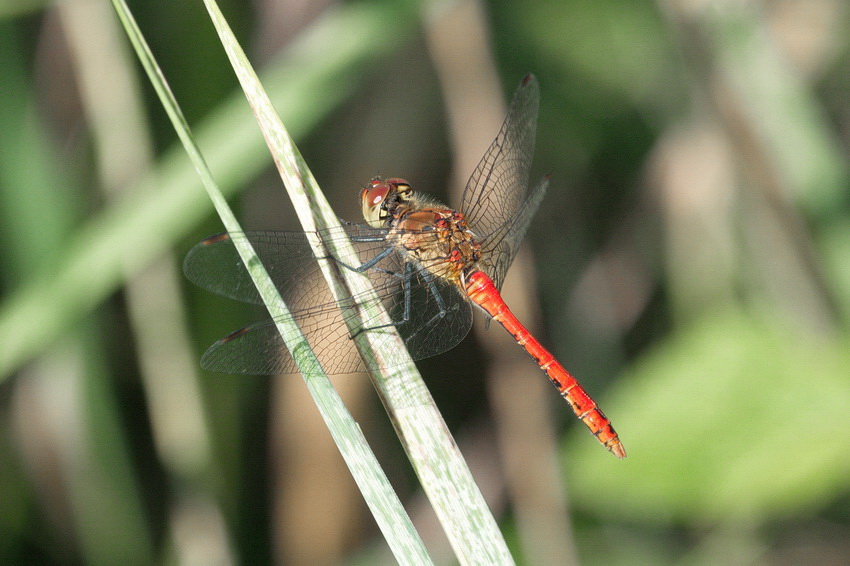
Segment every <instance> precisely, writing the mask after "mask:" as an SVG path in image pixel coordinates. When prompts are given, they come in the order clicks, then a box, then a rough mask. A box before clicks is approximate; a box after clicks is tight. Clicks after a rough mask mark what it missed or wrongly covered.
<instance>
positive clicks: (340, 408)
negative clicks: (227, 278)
mask: <svg viewBox="0 0 850 566" xmlns="http://www.w3.org/2000/svg"><path fill="white" fill-rule="evenodd" d="M113 4H114V5H115V8H116V10H117V11H118V14H119V17H120V18H121V21H122V23H123V25H124V26H125V29H126V30H127V33H128V35H129V36H130V39H131V41H132V43H133V46H134V48H135V49H136V52H137V54H138V56H139V59H140V60H141V62H142V65H143V66H144V68H145V71H146V72H147V73H148V77H149V78H150V80H151V83H152V84H153V85H154V88H155V90H156V92H157V94H158V95H159V97H160V100H161V101H162V104H163V106H164V107H165V109H166V112H167V113H168V115H169V118H170V119H171V121H172V123H173V125H174V128H175V130H176V131H177V133H178V135H179V137H180V139H181V141H182V142H183V144H184V146H185V148H186V151H187V153H188V154H189V156H190V158H191V160H192V163H193V164H194V166H195V168H196V170H197V172H198V174H199V175H200V176H201V179H202V180H203V182H204V186H205V187H206V189H207V192H208V193H209V196H210V199H211V200H212V201H213V204H214V205H215V207H216V210H217V211H218V213H219V216H220V217H221V219H222V222H223V223H224V225H225V227H226V228H227V230H228V232H230V233H231V234H238V233H241V232H242V230H241V227H240V226H239V223H238V221H237V220H236V217H235V216H234V214H233V212H232V211H231V210H230V208H229V207H228V205H227V201H226V200H225V198H224V196H223V195H222V194H221V191H219V189H218V188H217V186H216V184H215V182H214V180H213V177H212V174H211V172H210V171H209V168H208V167H207V165H206V162H205V161H204V158H203V156H202V155H201V153H200V150H199V148H198V147H197V145H196V144H195V142H194V139H193V137H192V134H191V132H190V131H189V128H188V125H187V123H186V120H185V118H184V117H183V115H182V112H181V111H180V109H179V106H178V104H177V101H176V100H175V99H174V96H173V94H172V93H171V91H170V89H169V88H168V86H167V84H166V81H165V79H164V77H163V76H162V73H161V71H160V69H159V67H158V66H157V65H156V62H155V61H154V58H153V55H152V54H151V53H150V51H149V49H148V47H147V45H146V43H145V42H144V39H143V37H142V35H141V32H140V31H139V29H138V28H137V27H136V24H135V22H134V20H133V18H132V16H131V14H130V13H129V10H128V9H127V7H126V5H124V3H123V2H121V1H120V0H116V1H115V2H113ZM286 159H287V160H288V162H289V163H290V164H292V165H293V166H294V167H295V168H296V169H298V170H303V169H305V167H304V164H303V160H301V159H300V156H298V155H297V154H294V153H292V152H290V153H289V154H288V155H287V156H286ZM233 241H234V244H235V245H236V248H237V250H238V251H239V254H240V257H241V258H242V261H243V262H244V264H245V265H246V266H247V267H248V270H249V272H250V273H251V276H252V278H253V279H254V282H255V284H256V285H257V288H258V290H259V292H260V295H261V296H262V297H263V301H264V302H265V304H266V307H267V308H268V310H269V312H270V314H271V315H272V316H273V317H274V318H275V320H276V321H277V326H278V330H279V331H280V333H281V336H282V337H283V340H284V342H285V343H286V345H287V347H288V348H289V349H290V351H291V352H292V355H293V357H294V358H295V360H296V362H297V364H298V367H299V369H300V370H301V372H302V374H303V375H304V379H305V382H306V383H307V386H308V388H309V389H310V393H311V394H312V395H313V398H314V400H315V401H316V403H317V406H318V408H319V411H320V413H321V414H322V417H323V418H324V419H325V422H326V424H327V426H328V428H329V429H330V431H331V434H332V435H333V437H334V440H335V441H336V443H337V445H338V446H339V448H340V451H341V453H342V455H343V457H344V458H345V461H346V463H347V464H348V466H349V468H350V469H351V471H352V474H353V475H354V477H355V480H356V481H357V483H358V486H360V488H361V490H362V491H363V493H364V495H365V496H366V500H367V503H368V504H369V506H370V509H371V510H372V512H373V514H374V515H375V518H376V520H377V522H378V525H379V526H380V528H381V530H382V532H384V534H385V536H386V538H387V541H388V543H389V545H390V547H391V548H392V550H393V552H394V553H395V555H396V557H397V558H398V559H399V561H401V562H406V563H417V564H428V563H431V560H430V559H429V558H428V555H427V553H426V551H425V547H424V545H423V544H422V541H421V539H420V538H419V536H418V534H417V533H416V531H415V529H414V528H413V525H412V523H411V522H410V519H409V518H408V517H407V514H406V513H405V511H404V508H403V507H402V505H401V502H400V501H399V500H398V497H397V496H396V495H395V493H394V492H393V490H392V487H391V486H390V484H389V481H388V480H387V478H386V476H385V475H384V474H383V471H382V470H381V468H380V466H379V465H378V463H377V460H376V459H375V457H374V455H373V454H372V452H371V451H370V449H369V447H368V445H367V444H366V441H365V438H364V437H363V435H362V433H361V431H360V428H359V427H358V425H357V423H356V422H355V421H354V419H353V418H352V417H351V415H350V414H349V413H348V411H347V410H346V408H345V406H344V405H343V403H342V400H341V399H340V398H339V396H338V395H337V393H336V391H335V390H334V388H333V386H332V385H331V383H330V381H329V380H328V378H327V376H326V375H325V374H324V372H323V371H322V369H321V366H320V364H319V361H318V360H317V359H316V357H315V355H314V354H313V352H312V351H311V350H310V347H309V344H308V342H307V341H306V340H305V338H304V336H303V335H302V334H301V332H300V329H299V328H298V327H297V326H296V325H295V324H294V323H292V322H290V321H291V317H289V313H288V311H287V308H286V305H285V304H284V303H283V301H282V300H281V298H280V295H279V294H278V292H277V289H276V288H275V287H274V284H273V283H272V281H271V280H270V279H269V277H268V274H267V273H266V271H265V268H264V267H263V265H262V264H261V263H260V261H259V259H258V258H257V256H256V253H255V252H254V250H253V249H252V247H251V245H250V243H249V242H248V241H247V239H245V238H238V237H234V240H233Z"/></svg>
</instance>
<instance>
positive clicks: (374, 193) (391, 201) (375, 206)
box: [360, 177, 413, 228]
mask: <svg viewBox="0 0 850 566" xmlns="http://www.w3.org/2000/svg"><path fill="white" fill-rule="evenodd" d="M412 192H413V191H412V190H411V188H410V183H408V182H407V181H405V180H404V179H399V178H396V177H393V178H390V179H381V178H380V177H375V178H374V179H372V180H371V181H369V184H368V185H367V186H366V187H365V188H364V189H363V190H362V191H361V192H360V206H361V207H362V208H363V219H364V220H365V221H366V223H367V224H368V225H369V226H372V227H373V228H385V227H386V226H387V225H388V224H389V221H390V220H391V219H392V217H393V215H394V213H395V210H396V207H397V206H398V205H399V204H403V203H406V202H407V201H408V200H410V197H411V194H412Z"/></svg>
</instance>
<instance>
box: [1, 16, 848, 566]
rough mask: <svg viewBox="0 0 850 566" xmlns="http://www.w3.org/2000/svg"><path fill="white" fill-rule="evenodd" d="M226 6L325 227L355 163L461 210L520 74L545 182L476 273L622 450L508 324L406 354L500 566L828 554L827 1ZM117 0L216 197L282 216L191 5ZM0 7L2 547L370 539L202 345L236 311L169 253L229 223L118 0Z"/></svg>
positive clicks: (381, 448) (293, 434) (411, 490)
mask: <svg viewBox="0 0 850 566" xmlns="http://www.w3.org/2000/svg"><path fill="white" fill-rule="evenodd" d="M221 6H222V9H223V11H224V13H225V15H226V16H227V17H228V19H229V21H230V23H231V25H232V26H233V28H234V30H235V31H236V33H237V35H238V36H239V37H240V40H241V41H242V44H243V46H244V47H245V49H246V51H247V52H248V53H249V56H250V57H251V58H252V60H253V61H254V63H255V65H256V66H257V68H258V69H259V71H260V74H261V78H262V79H263V80H264V82H265V84H266V85H267V88H268V89H269V91H270V93H271V96H272V99H273V100H274V102H275V104H276V106H277V108H278V110H279V112H280V114H281V116H282V118H283V121H284V123H285V124H286V125H287V127H288V128H290V130H291V132H292V133H293V135H294V136H295V138H296V141H297V142H298V143H299V146H300V148H301V151H302V153H303V154H304V156H305V158H306V160H307V162H308V163H309V164H310V166H311V168H312V170H313V172H314V174H315V175H316V177H317V179H318V180H319V183H320V185H321V186H322V187H323V189H324V190H325V192H326V194H327V195H328V198H329V200H330V201H331V203H332V204H333V205H334V206H335V207H337V211H338V212H339V214H340V216H342V217H343V218H346V219H350V220H357V218H358V216H359V203H358V202H357V196H358V189H359V187H360V186H361V185H362V184H363V183H365V182H367V181H368V180H369V179H370V178H371V177H372V176H374V175H378V174H379V175H383V176H403V177H405V178H407V179H408V180H410V181H411V182H412V183H413V185H414V186H415V187H416V188H418V189H421V190H424V191H427V192H430V193H432V194H435V195H436V196H438V197H440V198H442V199H444V200H447V201H448V202H449V203H454V204H456V203H457V202H458V201H459V199H458V195H459V191H460V190H461V189H462V186H463V183H464V181H465V179H466V177H467V176H468V175H469V173H470V172H471V171H472V168H473V167H474V166H475V164H476V162H477V159H478V158H479V157H480V156H481V155H482V154H483V152H484V150H485V149H486V147H487V145H488V144H489V142H490V140H491V139H492V138H493V137H494V136H495V133H496V131H497V130H498V126H499V123H500V120H501V118H502V113H503V111H504V101H505V99H506V97H508V96H510V93H511V92H512V90H513V88H514V87H515V86H516V84H517V82H518V81H519V79H520V78H521V77H522V76H523V75H524V74H525V73H526V72H534V73H535V74H536V75H537V77H538V79H539V81H540V84H541V93H542V98H541V108H540V117H539V123H538V135H537V150H536V155H535V162H534V166H533V171H534V176H535V177H538V176H542V175H543V174H545V173H551V174H552V184H551V186H550V192H549V195H548V196H547V199H546V201H545V202H544V204H543V206H542V207H541V211H540V212H539V213H538V215H537V217H536V218H535V221H534V224H533V226H532V228H531V230H530V231H529V236H528V238H527V239H528V241H529V244H530V245H529V248H528V250H526V253H524V255H523V256H521V257H520V258H519V259H518V260H517V263H516V264H515V267H514V268H513V270H512V274H511V277H509V279H508V282H507V283H506V286H505V295H506V299H507V300H508V303H509V304H512V305H516V306H517V311H519V314H520V318H522V319H524V320H528V321H529V322H530V325H531V326H533V327H534V328H535V331H536V332H538V333H539V334H540V336H541V339H542V341H543V342H544V343H545V344H546V345H548V346H550V347H551V348H552V350H553V351H554V352H555V353H556V354H557V355H558V357H559V359H561V361H562V362H563V363H564V365H566V366H567V367H568V368H570V370H571V371H574V372H575V373H576V374H577V375H578V376H579V378H580V379H581V381H582V383H583V384H584V385H585V387H586V388H587V389H588V390H589V392H590V393H591V394H593V395H594V397H595V398H596V400H597V401H598V402H599V403H600V405H601V406H602V407H603V408H604V410H605V411H606V413H607V415H608V416H609V417H610V418H611V419H612V421H613V422H614V425H615V426H616V428H617V430H618V432H619V433H620V436H621V438H622V440H623V442H624V444H625V446H626V449H627V450H628V453H629V457H628V458H627V459H626V460H624V461H622V462H618V461H616V460H615V459H614V458H612V457H611V456H610V455H609V454H606V453H605V451H604V450H603V449H602V448H601V447H600V446H599V445H598V444H597V443H596V442H595V441H594V440H593V439H592V438H591V437H589V436H588V434H587V432H586V431H585V429H584V427H582V426H581V425H580V423H578V422H577V421H576V420H575V418H574V417H573V415H572V414H571V411H569V409H568V408H567V407H565V406H564V405H563V402H562V401H561V400H560V399H558V396H557V394H556V393H555V392H554V391H553V390H552V388H551V387H550V386H548V385H547V384H546V383H545V382H546V380H545V379H544V378H543V376H542V375H541V374H540V372H539V370H537V368H536V367H535V366H534V364H533V363H532V361H531V360H528V359H527V356H525V355H524V354H522V352H520V351H519V349H518V348H516V347H515V346H510V345H509V346H506V347H505V348H501V344H505V343H506V342H505V340H506V339H505V337H504V336H502V334H503V333H502V331H501V329H498V328H495V327H494V328H492V329H490V331H483V326H484V325H483V323H482V321H479V322H478V323H477V326H478V327H479V328H477V329H476V332H475V333H474V336H473V337H471V338H470V339H468V340H467V341H465V342H464V343H463V344H461V345H460V346H458V347H457V348H456V349H454V350H453V351H451V352H449V353H447V354H445V355H443V356H440V357H438V358H435V359H431V360H426V361H424V362H422V363H421V364H420V366H421V368H422V371H423V374H424V375H425V377H426V380H427V381H428V383H429V386H430V387H431V389H432V393H433V395H434V397H435V398H436V400H437V403H438V405H439V406H440V407H441V409H442V410H443V411H444V415H445V417H446V420H447V422H448V423H449V425H450V427H451V428H452V430H453V432H454V433H455V436H456V438H457V441H458V444H459V445H460V447H461V450H462V451H463V453H464V454H465V455H466V457H467V459H468V461H469V464H470V467H471V468H472V471H473V473H474V474H475V476H476V478H477V479H478V481H479V485H480V486H481V488H482V491H483V492H484V493H485V495H486V496H487V497H488V501H489V502H490V504H491V507H492V509H493V511H494V513H496V515H497V518H498V519H499V521H500V523H501V524H502V525H503V527H504V528H503V531H504V532H505V535H506V537H507V539H508V542H509V544H510V545H511V547H512V549H513V551H514V554H515V558H516V560H517V562H518V563H521V564H571V563H583V564H624V565H625V564H687V565H691V564H694V565H697V564H802V563H817V564H847V563H850V489H849V488H850V454H848V450H847V448H848V445H850V343H848V338H850V336H848V324H847V321H848V314H850V199H848V159H847V145H848V135H850V111H848V108H850V106H848V102H847V100H848V99H847V94H848V92H850V80H849V79H848V77H850V53H849V52H848V48H850V34H849V33H848V30H850V26H848V24H850V9H848V7H847V5H846V4H845V3H844V2H842V1H841V0H775V1H766V0H764V1H761V2H759V1H755V2H741V3H735V2H712V1H709V0H706V1H704V2H684V1H681V0H659V1H657V2H650V1H642V0H640V1H633V2H596V1H592V0H568V1H564V2H531V1H528V0H519V1H516V0H514V1H507V0H504V1H503V0H494V1H489V2H472V1H465V0H459V1H457V2H453V1H439V2H397V1H389V0H370V1H366V0H362V1H353V2H345V3H332V2H315V1H304V0H280V1H278V2H274V1H263V0H256V1H255V2H252V3H244V2H232V1H230V2H222V4H221ZM131 8H132V9H133V11H134V13H135V14H136V17H137V18H138V21H139V25H140V27H141V29H142V31H143V33H144V34H145V35H146V37H147V38H148V41H149V42H150V44H151V47H152V49H153V51H154V55H155V57H156V58H157V59H158V60H159V62H160V64H161V65H162V67H163V70H164V72H165V74H166V77H167V79H168V80H169V82H170V83H171V86H172V88H173V90H174V92H175V95H176V97H177V99H178V100H179V102H180V103H181V104H182V105H183V109H184V111H185V113H186V115H187V117H188V119H189V121H190V123H191V124H192V127H193V129H194V130H195V132H196V135H197V137H198V140H199V143H200V145H201V148H202V149H203V150H204V152H205V155H206V157H207V159H208V161H209V162H210V165H211V167H212V169H213V172H214V173H215V175H216V178H217V180H218V181H219V182H220V183H221V185H222V187H223V188H224V189H225V190H226V191H227V192H228V193H229V194H230V195H231V196H232V199H231V200H232V202H233V204H234V205H235V206H237V208H238V210H239V213H240V218H241V219H242V222H243V225H244V226H245V227H247V228H255V229H264V228H265V229H268V228H280V229H284V228H290V229H297V224H296V223H295V221H294V215H293V214H292V212H291V205H289V204H288V202H286V200H285V196H284V192H283V190H282V187H281V186H280V181H279V180H278V179H277V176H276V174H275V173H274V171H273V168H272V165H271V162H270V159H269V157H268V153H267V152H266V150H265V148H264V145H263V142H262V138H261V136H260V134H259V130H258V129H257V127H256V125H255V123H254V121H253V118H252V116H251V115H250V111H249V109H248V108H247V104H246V103H245V102H244V99H243V98H242V95H241V94H240V93H239V92H238V88H237V85H236V81H235V79H234V77H233V75H232V72H231V70H230V67H229V65H228V63H227V61H226V58H225V56H224V53H223V51H222V49H221V46H220V45H219V44H218V42H217V38H216V36H215V33H214V31H213V28H212V25H211V24H210V23H209V21H208V18H207V16H206V13H205V11H204V8H203V4H202V3H201V2H188V1H185V0H174V1H171V2H150V1H147V2H145V1H136V2H131ZM0 16H2V21H0V77H2V78H0V191H2V193H0V215H2V216H0V237H1V238H2V242H3V245H2V252H0V274H2V281H0V292H2V303H0V377H2V382H0V562H2V563H3V564H35V563H38V564H53V563H55V564H115V563H119V562H120V563H123V564H125V565H129V564H154V563H174V564H239V563H244V564H264V563H277V564H355V563H359V564H374V563H391V562H392V558H391V555H389V554H388V551H387V549H386V545H385V543H383V542H382V540H381V538H380V534H379V532H378V531H377V528H376V527H375V524H374V521H373V520H372V519H371V517H370V516H369V514H368V513H367V511H366V510H365V506H364V505H363V504H362V502H361V500H360V496H359V495H358V493H357V491H356V488H355V486H354V484H353V482H352V481H351V479H350V476H349V475H348V472H347V470H346V469H345V467H344V465H343V464H342V461H341V458H340V457H339V456H338V454H337V453H336V450H335V448H334V446H333V444H332V442H331V440H330V437H329V435H328V433H327V432H326V431H325V430H324V428H323V427H322V425H321V421H320V419H319V417H318V415H317V414H316V411H315V409H314V408H313V406H312V404H311V402H310V400H309V398H308V397H307V395H306V394H305V391H304V387H303V383H302V382H301V381H300V380H299V379H298V378H297V377H292V376H288V377H273V378H266V377H262V378H258V377H245V376H223V375H214V374H208V373H205V372H202V371H201V370H200V368H199V367H198V363H197V360H198V357H199V356H200V354H201V353H202V352H203V350H204V348H205V347H206V346H207V345H208V344H210V343H211V342H212V341H214V340H215V339H216V338H219V337H221V336H223V335H225V334H226V333H227V332H229V331H231V330H233V329H235V328H238V327H239V326H240V325H242V324H245V323H247V322H250V321H252V320H256V319H259V318H261V317H262V312H259V311H255V310H251V309H250V308H248V307H245V306H244V305H238V304H233V303H231V302H229V301H226V300H224V299H220V298H217V297H212V296H210V295H208V294H207V293H204V292H202V291H200V290H198V289H194V288H192V287H191V286H190V285H189V284H188V283H187V282H186V281H185V280H184V279H183V277H182V275H181V273H180V263H181V261H182V257H183V255H184V254H185V252H186V251H187V250H188V249H189V248H190V247H191V246H192V245H193V244H194V243H195V242H196V241H197V240H199V239H201V238H203V237H204V236H206V235H209V234H212V233H214V232H217V231H220V230H221V226H220V224H219V223H218V221H217V220H216V219H215V218H214V217H213V215H212V207H211V205H210V204H209V203H208V201H207V197H206V195H205V193H204V192H203V190H202V188H201V186H200V183H199V181H198V180H197V178H196V176H195V174H194V172H193V171H192V170H191V168H190V166H189V164H188V160H187V159H186V158H185V156H184V155H183V151H182V149H181V148H180V147H179V144H178V143H177V141H176V139H175V136H174V134H173V132H172V130H171V127H170V125H169V124H168V122H167V120H166V117H165V115H164V113H163V111H162V110H161V107H160V106H159V104H158V102H157V101H156V99H155V97H154V96H153V93H152V91H151V89H150V88H149V86H148V85H147V84H146V82H145V79H144V77H143V75H142V73H141V72H140V70H139V68H138V66H137V64H136V61H135V58H134V57H133V55H132V54H131V52H130V50H129V48H128V46H127V45H126V41H125V39H124V37H123V32H122V31H121V28H120V25H119V24H118V21H117V19H116V17H115V15H114V13H113V12H112V10H111V7H110V6H109V5H108V3H103V2H87V1H82V0H79V1H78V0H68V1H66V2H63V3H61V4H57V5H54V4H52V3H46V2H37V1H35V0H28V1H26V2H24V1H17V2H16V1H14V0H6V1H5V2H0ZM507 340H508V342H507V343H508V344H509V339H507ZM506 356H508V357H509V358H508V357H506ZM514 357H515V359H514ZM335 382H336V383H337V385H338V387H339V388H340V390H341V392H342V394H343V395H344V396H345V397H346V398H347V399H348V400H349V402H350V405H351V407H352V411H353V412H354V413H355V416H356V417H357V419H358V421H359V422H360V423H361V424H362V426H363V428H364V430H365V432H366V435H367V438H368V439H369V441H370V443H371V444H372V446H373V449H374V450H375V452H376V453H377V455H378V457H379V459H380V460H381V461H382V463H383V464H384V465H385V469H386V470H387V473H388V474H389V475H390V479H391V480H392V481H393V484H394V485H395V486H396V488H397V491H398V492H399V494H400V496H401V497H402V499H403V501H404V502H405V504H406V507H407V508H408V510H409V512H410V514H411V516H412V517H413V519H414V522H415V524H416V525H417V528H418V529H419V530H420V533H421V534H422V537H423V539H424V540H425V542H426V545H427V546H428V548H429V551H431V552H432V555H433V557H434V558H435V560H436V561H437V562H438V563H451V561H452V558H451V556H452V555H451V553H450V549H449V548H448V547H447V542H446V539H445V537H444V535H442V533H441V532H440V530H439V526H438V524H437V523H436V521H435V518H434V516H433V513H432V512H431V511H430V510H429V509H428V506H427V502H425V501H424V500H423V497H422V495H421V491H419V490H418V489H417V486H416V480H415V476H414V475H413V473H412V471H411V470H410V469H409V466H408V465H407V463H406V460H405V459H404V455H403V452H402V450H401V447H400V445H399V444H398V442H397V440H396V439H395V438H394V436H393V432H392V429H391V427H390V426H389V424H388V423H387V422H386V421H387V419H386V417H385V415H384V414H383V413H382V409H381V407H380V403H379V402H378V401H377V399H376V398H375V395H374V393H373V392H372V391H371V390H370V389H369V385H368V380H367V379H366V378H365V377H364V376H346V377H342V378H340V379H338V380H336V381H335Z"/></svg>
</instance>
